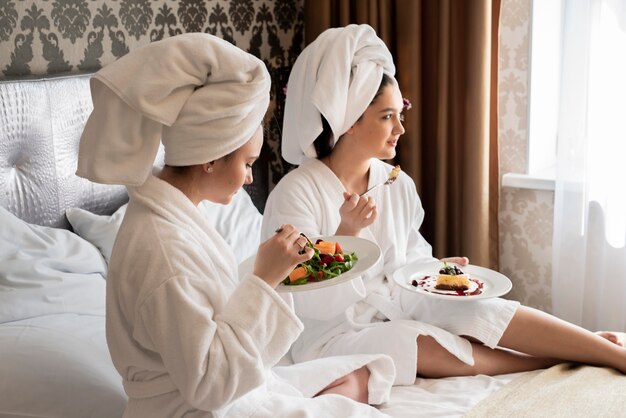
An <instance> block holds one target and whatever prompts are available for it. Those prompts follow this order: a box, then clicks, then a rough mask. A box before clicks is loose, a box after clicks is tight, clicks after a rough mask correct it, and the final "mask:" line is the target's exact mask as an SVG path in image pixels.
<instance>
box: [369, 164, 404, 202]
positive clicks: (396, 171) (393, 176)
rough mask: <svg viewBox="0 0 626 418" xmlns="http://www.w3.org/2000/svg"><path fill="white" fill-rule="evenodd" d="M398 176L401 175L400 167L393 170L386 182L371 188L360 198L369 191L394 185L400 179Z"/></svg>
mask: <svg viewBox="0 0 626 418" xmlns="http://www.w3.org/2000/svg"><path fill="white" fill-rule="evenodd" d="M398 174H400V166H399V165H397V166H395V167H394V168H393V169H392V170H391V173H389V177H388V178H387V180H385V181H384V182H382V183H378V184H375V185H373V186H372V187H370V188H369V189H367V190H366V191H364V192H363V193H361V194H360V195H359V196H363V195H364V194H365V193H367V192H369V191H372V190H373V189H375V188H377V187H378V186H385V185H389V184H392V183H393V182H394V181H396V179H397V178H398Z"/></svg>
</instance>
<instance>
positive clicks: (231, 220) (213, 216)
mask: <svg viewBox="0 0 626 418" xmlns="http://www.w3.org/2000/svg"><path fill="white" fill-rule="evenodd" d="M199 208H200V210H201V211H202V212H203V213H204V214H205V215H206V217H207V219H208V220H209V222H211V224H212V225H213V226H214V227H215V229H217V232H219V233H220V235H221V236H222V237H223V238H224V240H225V241H226V242H227V243H228V244H229V245H230V247H231V248H232V249H233V252H234V253H235V258H236V259H237V262H238V263H241V262H242V261H243V260H245V259H246V258H248V257H250V256H251V255H253V254H256V252H257V250H258V248H259V244H260V242H261V222H263V215H261V213H260V212H259V210H258V209H257V208H256V206H254V203H253V202H252V199H251V198H250V195H249V194H248V193H247V192H246V191H245V190H243V189H242V190H240V191H239V192H238V193H237V194H236V195H235V196H234V197H233V200H232V201H231V202H230V203H229V204H228V205H220V204H217V203H213V202H209V201H207V200H205V201H203V202H202V203H200V206H199Z"/></svg>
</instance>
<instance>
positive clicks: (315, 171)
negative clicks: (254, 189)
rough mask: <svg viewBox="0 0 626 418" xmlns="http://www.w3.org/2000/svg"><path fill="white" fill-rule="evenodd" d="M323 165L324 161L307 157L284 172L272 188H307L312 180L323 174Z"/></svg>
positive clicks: (284, 189)
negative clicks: (296, 165)
mask: <svg viewBox="0 0 626 418" xmlns="http://www.w3.org/2000/svg"><path fill="white" fill-rule="evenodd" d="M325 167H326V166H325V165H324V163H322V162H321V161H319V160H316V159H308V160H306V161H304V162H303V163H302V164H301V165H299V166H298V167H296V168H294V169H292V170H291V171H289V172H288V173H287V174H285V175H284V176H283V177H282V178H281V179H280V181H279V182H278V183H277V184H276V187H275V188H274V190H280V191H286V190H294V189H295V190H298V189H301V188H309V187H310V185H311V183H312V182H315V181H316V180H317V179H319V178H320V176H322V175H323V170H324V168H325Z"/></svg>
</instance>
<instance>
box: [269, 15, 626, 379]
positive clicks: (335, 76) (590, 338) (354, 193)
mask: <svg viewBox="0 0 626 418" xmlns="http://www.w3.org/2000/svg"><path fill="white" fill-rule="evenodd" d="M394 73H395V67H394V64H393V60H392V57H391V54H390V53H389V51H388V49H387V47H386V46H385V44H384V43H383V41H382V40H381V39H379V38H378V36H377V35H376V33H375V32H374V30H373V29H372V28H371V27H369V26H367V25H349V26H347V27H345V28H333V29H328V30H326V31H325V32H323V33H322V34H321V35H320V36H319V37H318V38H317V39H316V40H315V41H314V42H312V43H311V44H310V45H308V46H307V47H306V48H305V49H304V51H303V52H302V54H301V55H300V56H299V57H298V59H297V60H296V63H295V65H294V67H293V69H292V72H291V75H290V77H289V82H288V86H287V100H286V105H285V116H284V123H283V138H282V153H283V157H284V158H285V159H286V160H287V161H288V162H290V163H292V164H296V165H299V167H298V168H297V169H295V170H293V171H292V172H290V173H288V174H287V175H286V176H285V177H283V178H282V179H281V181H280V182H279V183H278V185H277V186H276V187H275V188H274V190H273V191H272V192H271V194H270V197H269V199H268V202H267V205H266V207H265V213H264V219H263V227H262V238H263V237H268V236H271V235H272V233H273V231H274V230H275V228H276V227H277V226H278V225H279V224H281V223H284V222H288V223H290V224H293V225H294V226H295V227H296V228H298V229H299V230H300V231H301V232H303V233H305V234H306V235H307V236H309V237H315V236H320V235H335V234H336V235H353V236H360V237H362V238H366V239H369V240H372V241H374V242H376V243H377V244H378V245H379V246H380V248H381V249H382V260H381V262H379V264H378V265H376V266H374V267H373V268H372V269H371V270H370V271H368V272H367V273H366V274H365V275H364V276H363V277H361V278H357V279H354V280H352V281H350V282H345V283H341V284H338V285H336V286H331V287H327V288H323V289H318V290H314V291H309V292H297V293H293V298H294V303H295V310H296V313H297V314H298V316H300V318H301V319H302V321H303V322H304V324H305V329H304V331H303V333H302V334H301V335H300V337H299V339H298V341H296V343H295V344H294V346H293V348H292V356H293V359H294V360H295V361H296V362H298V361H306V360H311V359H314V358H321V357H325V356H332V355H341V354H349V353H384V354H388V355H389V356H391V357H392V358H393V359H394V363H395V365H396V381H395V384H399V385H409V384H413V382H414V381H415V378H416V375H419V376H422V377H447V376H462V375H475V374H488V375H494V374H502V373H511V372H518V371H525V370H532V369H538V368H544V367H548V366H550V365H554V364H557V363H560V362H563V361H574V362H583V363H590V364H595V365H602V366H611V367H614V368H616V369H618V370H621V371H622V372H626V350H625V349H624V348H623V347H622V346H620V344H618V343H617V338H616V336H615V335H614V334H612V333H600V334H595V333H592V332H589V331H587V330H584V329H582V328H580V327H577V326H574V325H572V324H569V323H567V322H565V321H561V320H559V319H557V318H555V317H553V316H550V315H548V314H546V313H543V312H540V311H537V310H534V309H531V308H528V307H524V306H520V304H519V303H518V302H515V301H510V300H505V299H501V298H493V299H483V300H478V301H475V302H471V303H470V302H468V303H457V302H450V301H447V300H442V299H435V298H429V297H426V296H422V295H419V294H414V293H410V292H407V291H404V290H402V289H401V288H400V287H399V286H396V285H395V284H394V282H393V279H391V275H392V273H393V272H394V271H396V270H397V269H399V268H401V267H403V266H405V265H407V263H412V262H420V261H423V262H431V261H435V260H436V259H434V258H433V256H432V249H431V246H430V245H429V244H428V243H427V242H426V241H425V240H424V238H423V237H422V235H421V234H420V232H419V228H420V225H421V223H422V220H423V218H424V211H423V209H422V206H421V202H420V199H419V196H418V195H417V193H416V189H415V184H414V183H413V181H412V180H411V178H410V177H409V176H407V175H406V174H404V173H400V175H399V176H398V178H397V180H396V181H395V182H394V183H393V184H392V185H390V186H384V187H377V188H375V189H374V190H372V191H370V192H368V193H366V194H363V195H362V196H361V194H362V193H364V192H365V191H366V190H368V189H369V188H370V187H372V186H374V185H376V184H379V183H383V182H384V181H385V180H386V179H387V177H388V175H389V173H390V171H391V169H392V166H390V165H389V164H386V163H384V162H382V161H381V160H382V159H391V158H393V157H394V156H395V153H396V150H395V148H396V145H397V142H398V140H399V138H400V136H401V135H402V134H403V133H404V128H403V126H402V111H403V108H404V100H403V98H402V95H401V93H400V90H399V88H398V83H397V82H396V80H395V79H394V78H393V77H394ZM446 260H450V261H453V262H457V263H459V264H462V265H465V264H467V263H468V260H467V258H465V257H453V258H450V259H446ZM500 347H505V348H508V349H511V350H515V351H511V350H503V349H501V348H500Z"/></svg>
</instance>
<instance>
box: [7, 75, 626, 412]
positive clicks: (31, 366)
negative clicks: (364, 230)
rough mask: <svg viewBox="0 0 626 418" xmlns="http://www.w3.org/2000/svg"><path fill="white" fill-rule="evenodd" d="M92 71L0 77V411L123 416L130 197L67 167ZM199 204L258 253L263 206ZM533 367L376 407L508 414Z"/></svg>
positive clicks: (408, 392)
mask: <svg viewBox="0 0 626 418" xmlns="http://www.w3.org/2000/svg"><path fill="white" fill-rule="evenodd" d="M89 77H90V76H89V74H83V75H75V76H69V77H61V78H48V79H40V80H20V81H10V82H1V83H0V183H1V190H2V193H1V194H0V224H1V225H2V229H1V230H0V359H1V361H0V376H2V379H0V416H3V417H5V416H6V417H14V416H30V417H65V418H73V417H77V418H78V417H80V418H84V417H103V418H105V417H106V418H112V417H120V416H121V415H122V411H123V409H124V406H125V403H126V396H125V394H124V391H123V388H122V383H121V378H120V376H119V375H118V374H117V372H116V370H115V369H114V367H113V365H112V362H111V358H110V356H109V353H108V350H107V347H106V341H105V335H104V327H105V315H104V301H105V278H106V270H107V262H108V257H109V256H110V250H111V247H112V245H113V240H114V238H115V234H116V232H117V228H118V227H119V224H120V222H121V219H122V217H123V214H124V210H125V203H126V201H127V196H126V192H125V189H124V188H123V187H118V186H107V185H99V184H94V183H91V182H89V181H87V180H84V179H81V178H78V177H76V176H75V174H74V171H75V167H76V159H77V150H78V140H79V137H80V133H81V132H82V127H83V125H84V123H85V121H86V119H87V117H88V115H89V113H90V111H91V99H90V92H89ZM157 164H158V163H157ZM201 210H202V211H203V212H204V213H206V215H207V216H208V217H209V219H211V220H212V221H213V222H214V223H215V225H216V227H217V228H218V230H219V231H220V233H222V235H223V236H224V237H225V238H226V241H227V242H229V244H231V246H233V248H235V255H236V257H237V259H238V260H239V261H242V260H244V259H245V258H247V257H248V256H250V255H252V254H253V253H254V251H255V250H256V248H257V246H258V238H256V237H258V235H259V234H258V233H256V232H258V231H259V229H260V223H261V214H260V213H259V211H258V210H257V207H256V206H255V205H254V204H253V202H252V200H251V198H250V196H249V195H248V194H247V193H246V192H245V191H242V192H241V193H238V194H237V198H236V199H235V200H234V202H233V203H232V204H231V205H229V206H220V205H213V204H211V203H208V202H204V203H203V204H202V205H201ZM282 363H283V364H285V363H288V360H287V359H284V360H283V362H282ZM587 369H594V368H587ZM568 370H571V368H570V369H564V370H563V372H567V371H568ZM594 370H596V369H594ZM597 370H600V371H605V372H608V373H610V372H611V371H607V370H606V369H597ZM541 376H542V377H543V376H544V375H541ZM611 376H612V378H613V379H615V380H617V381H618V382H619V381H620V378H622V379H621V381H622V382H623V381H624V380H626V379H624V378H623V377H622V376H621V375H619V376H617V375H615V374H614V373H613V374H611ZM536 377H537V373H536V372H533V373H525V374H524V373H521V374H512V375H503V376H496V377H488V376H475V377H465V378H447V379H417V380H416V381H415V383H414V384H413V385H411V386H404V387H395V388H393V390H392V394H391V399H390V402H389V403H387V404H385V405H382V406H381V407H380V409H381V410H382V411H384V412H385V413H387V414H389V415H390V416H393V417H407V418H408V417H460V416H464V415H465V414H470V415H471V414H474V415H473V416H493V413H494V411H496V412H497V413H498V414H500V413H502V414H507V412H506V411H503V410H502V409H501V406H502V405H503V404H505V403H507V402H508V403H512V402H511V399H513V398H515V396H513V395H511V393H513V394H515V393H517V392H515V391H513V392H511V391H510V390H508V389H507V388H513V389H514V390H522V389H523V388H524V387H526V386H528V387H529V390H530V392H531V393H532V391H533V390H534V389H533V388H534V387H536V385H537V384H541V382H542V381H541V380H539V381H538V380H536ZM557 380H559V381H562V380H563V379H560V378H558V377H557ZM603 381H604V382H606V379H604V380H603ZM510 382H511V384H509V385H507V384H508V383H510ZM538 382H539V383H538ZM524 385H526V386H524ZM533 385H535V386H533ZM622 385H623V383H622ZM501 388H503V389H502V390H499V389H501ZM507 390H508V391H507ZM605 390H606V389H605ZM622 393H624V392H622ZM507 396H508V397H507ZM490 400H495V401H494V402H495V404H494V402H490ZM537 402H538V403H537V405H542V404H541V402H543V400H537ZM494 405H495V407H496V408H500V409H495V410H494V409H493V408H494ZM523 408H524V406H522V411H523V410H524V409H523ZM570 411H571V409H570ZM622 411H624V412H625V413H626V409H622ZM476 414H478V415H476ZM569 416H572V414H569Z"/></svg>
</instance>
